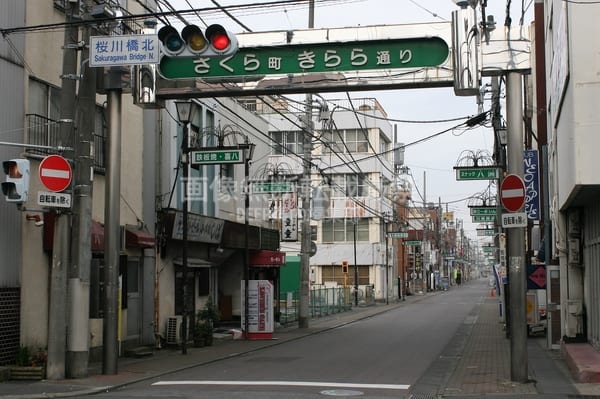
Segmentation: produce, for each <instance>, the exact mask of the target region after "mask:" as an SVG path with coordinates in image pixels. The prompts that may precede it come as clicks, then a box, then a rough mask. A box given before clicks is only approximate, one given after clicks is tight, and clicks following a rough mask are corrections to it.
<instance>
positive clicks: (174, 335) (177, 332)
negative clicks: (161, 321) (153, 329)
mask: <svg viewBox="0 0 600 399" xmlns="http://www.w3.org/2000/svg"><path fill="white" fill-rule="evenodd" d="M182 321H183V316H169V318H168V319H167V345H179V344H180V343H181V322H182Z"/></svg>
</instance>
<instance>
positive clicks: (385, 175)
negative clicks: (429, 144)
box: [257, 98, 397, 300]
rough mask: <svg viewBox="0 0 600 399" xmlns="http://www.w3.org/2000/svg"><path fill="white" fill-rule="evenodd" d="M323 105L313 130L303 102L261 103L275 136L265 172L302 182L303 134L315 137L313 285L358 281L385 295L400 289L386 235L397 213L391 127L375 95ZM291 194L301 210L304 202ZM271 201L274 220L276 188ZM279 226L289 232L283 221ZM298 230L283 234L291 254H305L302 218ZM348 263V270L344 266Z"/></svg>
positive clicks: (278, 202) (279, 199) (278, 201)
mask: <svg viewBox="0 0 600 399" xmlns="http://www.w3.org/2000/svg"><path fill="white" fill-rule="evenodd" d="M326 103H327V105H326ZM318 104H319V105H318V106H316V107H315V110H314V112H311V115H312V121H311V126H314V130H313V132H312V133H308V132H306V131H305V130H306V129H305V128H304V127H303V126H304V122H303V120H302V118H303V117H304V110H303V106H302V105H298V104H295V103H293V102H287V101H285V100H284V101H282V100H278V101H276V102H271V103H267V102H265V103H263V104H258V106H257V110H258V112H259V113H260V115H261V116H262V117H263V118H265V119H266V120H267V122H268V126H269V135H270V139H271V141H272V149H271V154H270V155H269V165H270V166H269V168H268V173H267V174H268V175H269V176H270V178H278V179H283V180H296V181H300V179H301V178H300V176H301V175H302V173H303V170H302V165H303V164H302V162H303V161H302V160H303V159H304V158H305V156H306V151H307V148H306V147H305V144H304V140H305V138H306V137H307V136H310V137H312V142H313V143H312V146H311V147H312V150H311V151H310V152H311V153H310V159H311V162H312V164H313V167H312V170H311V179H310V182H309V183H307V182H300V184H302V185H308V184H309V185H310V190H311V192H312V219H313V221H312V222H311V227H312V228H313V234H312V238H313V242H314V243H315V245H316V252H314V254H313V255H312V256H311V258H310V284H311V287H312V288H319V287H339V286H351V287H354V286H355V284H356V285H358V287H359V290H360V292H361V293H362V294H363V295H365V296H366V295H367V293H368V294H369V295H372V297H374V299H376V300H385V299H386V298H389V297H391V296H393V295H396V294H395V293H397V285H396V281H397V279H396V276H397V272H396V269H395V267H394V255H393V246H392V243H391V241H388V240H387V239H386V231H387V230H386V229H388V228H390V229H391V223H392V221H393V217H394V209H393V206H392V194H393V192H394V190H392V186H393V183H394V181H395V180H394V163H393V149H394V146H393V140H394V132H393V126H392V125H391V124H390V123H389V122H388V121H386V120H385V117H386V114H385V111H384V110H383V109H382V107H381V105H380V104H379V103H378V102H377V100H375V99H372V98H368V99H367V98H364V99H355V100H331V101H326V102H319V103H318ZM303 188H304V186H303ZM293 201H294V202H295V203H297V204H298V205H297V208H296V213H295V215H298V213H297V209H301V207H302V205H301V201H299V200H298V199H297V198H294V199H293ZM296 201H297V202H296ZM271 202H272V204H273V212H274V213H273V214H274V215H275V218H274V219H275V220H279V219H282V218H281V212H284V211H283V210H282V208H283V207H284V206H285V203H286V199H285V195H280V194H274V195H272V196H271ZM296 217H297V216H296ZM285 219H286V218H285V217H283V220H284V222H285ZM281 228H282V231H285V226H281ZM294 229H295V233H294V234H293V235H292V236H291V237H288V238H287V239H286V235H285V234H282V240H283V241H282V250H285V252H286V253H287V254H289V255H290V256H294V255H296V254H299V253H300V247H299V245H300V244H299V241H297V240H299V237H300V234H301V232H300V233H299V234H298V230H300V223H298V226H296V225H295V223H294ZM344 263H347V264H348V265H349V268H348V269H344V268H342V265H343V264H344ZM355 276H357V280H356V279H355Z"/></svg>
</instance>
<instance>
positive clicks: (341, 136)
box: [322, 129, 369, 154]
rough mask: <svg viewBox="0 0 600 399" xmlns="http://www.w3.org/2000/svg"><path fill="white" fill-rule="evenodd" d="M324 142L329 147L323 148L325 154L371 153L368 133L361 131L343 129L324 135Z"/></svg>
mask: <svg viewBox="0 0 600 399" xmlns="http://www.w3.org/2000/svg"><path fill="white" fill-rule="evenodd" d="M322 137H323V140H324V141H325V142H326V143H329V145H326V146H324V147H323V153H324V154H327V153H331V152H334V153H344V154H347V153H360V152H363V153H364V152H369V143H368V141H367V132H366V131H363V130H360V129H342V130H336V131H332V132H325V133H323V136H322Z"/></svg>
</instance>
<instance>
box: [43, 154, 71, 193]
mask: <svg viewBox="0 0 600 399" xmlns="http://www.w3.org/2000/svg"><path fill="white" fill-rule="evenodd" d="M39 173H40V181H41V182H42V184H43V185H44V187H46V188H47V189H48V190H50V191H54V192H60V191H63V190H65V189H66V188H67V187H69V184H71V179H72V177H73V172H72V170H71V165H70V164H69V161H67V160H66V159H65V158H63V157H61V156H60V155H48V156H47V157H46V158H44V159H42V162H40V170H39Z"/></svg>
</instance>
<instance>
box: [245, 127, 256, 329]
mask: <svg viewBox="0 0 600 399" xmlns="http://www.w3.org/2000/svg"><path fill="white" fill-rule="evenodd" d="M255 147H256V144H253V143H250V142H249V141H248V137H246V140H245V142H244V182H245V184H244V186H245V189H246V191H245V196H244V231H245V234H244V332H245V334H244V338H245V339H248V337H249V331H248V328H249V322H248V320H249V318H248V310H249V307H248V280H249V278H250V249H249V248H248V236H249V235H250V230H249V223H248V212H249V210H250V182H249V181H248V179H249V176H250V161H251V160H252V156H253V155H254V148H255Z"/></svg>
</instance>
